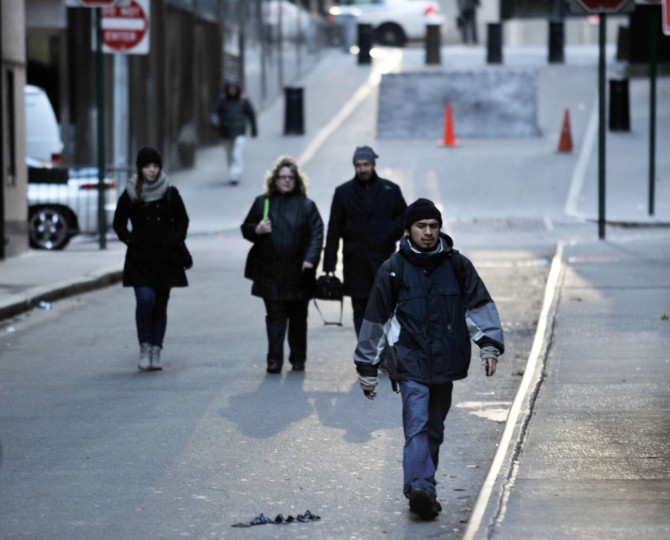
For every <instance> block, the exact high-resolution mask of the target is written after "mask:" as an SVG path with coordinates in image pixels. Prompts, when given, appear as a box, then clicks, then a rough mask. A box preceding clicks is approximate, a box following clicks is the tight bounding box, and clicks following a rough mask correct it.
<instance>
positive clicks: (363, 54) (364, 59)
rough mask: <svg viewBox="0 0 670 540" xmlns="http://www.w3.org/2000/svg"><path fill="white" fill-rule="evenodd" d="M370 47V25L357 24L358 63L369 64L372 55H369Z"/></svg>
mask: <svg viewBox="0 0 670 540" xmlns="http://www.w3.org/2000/svg"><path fill="white" fill-rule="evenodd" d="M371 48H372V25H371V24H359V25H358V63H359V64H371V63H372V56H370V49H371Z"/></svg>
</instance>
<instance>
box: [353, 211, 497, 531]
mask: <svg viewBox="0 0 670 540" xmlns="http://www.w3.org/2000/svg"><path fill="white" fill-rule="evenodd" d="M405 227H406V236H404V237H403V238H402V240H401V241H400V249H399V251H398V253H394V254H393V255H392V256H391V258H389V260H388V261H386V262H385V263H384V264H383V265H382V267H381V268H380V270H379V273H378V274H377V277H376V279H375V283H374V287H373V289H372V294H371V295H370V301H369V302H368V306H367V310H366V312H365V319H364V321H363V327H362V329H361V333H360V336H359V340H358V347H357V348H356V352H355V353H354V362H355V364H356V370H357V371H358V375H359V382H360V384H361V388H362V390H363V392H364V394H365V396H366V397H367V398H368V399H370V400H373V399H375V397H376V395H377V392H376V388H377V384H378V379H377V368H378V366H379V360H380V355H381V354H380V351H382V350H384V347H385V343H386V344H389V345H390V351H391V354H388V355H387V358H388V361H387V367H388V372H389V376H390V377H391V379H392V381H394V385H398V386H399V390H400V395H401V397H402V419H403V430H404V434H405V446H404V450H403V477H404V478H403V493H404V495H405V496H406V497H407V498H408V499H409V506H410V510H411V511H413V512H415V513H417V514H418V515H419V517H420V518H421V519H425V520H428V519H433V518H435V517H436V516H437V515H438V512H439V511H440V510H441V509H442V508H441V505H440V503H439V502H438V501H437V493H436V489H435V484H436V480H435V474H436V471H437V465H438V461H439V454H440V446H441V445H442V442H443V441H444V421H445V419H446V417H447V413H448V412H449V408H450V406H451V394H452V389H453V382H454V381H457V380H461V379H464V378H465V377H467V375H468V368H469V367H470V353H471V344H470V340H472V341H474V342H475V343H476V344H477V345H478V346H479V350H480V355H479V356H480V359H481V362H482V364H483V366H484V368H485V371H486V375H487V376H491V375H493V374H494V373H495V371H496V366H497V361H498V357H499V356H500V355H501V354H502V353H503V352H504V350H505V345H504V340H503V330H502V324H501V322H500V317H499V315H498V310H497V308H496V305H495V303H494V301H493V300H492V298H491V296H490V295H489V293H488V291H487V289H486V286H485V285H484V282H483V281H482V279H481V278H480V277H479V274H478V273H477V270H476V269H475V267H474V266H473V264H472V262H471V261H470V260H469V259H468V258H466V257H465V256H463V255H461V254H460V253H459V252H458V251H456V250H455V249H453V247H452V246H453V241H452V239H451V238H450V237H449V236H448V235H446V234H444V233H441V232H440V228H441V227H442V215H441V214H440V211H439V210H438V209H437V207H436V206H435V205H434V204H433V203H432V202H431V201H429V200H428V199H418V200H417V201H416V202H414V203H412V204H411V205H410V206H409V207H408V208H407V217H406V221H405Z"/></svg>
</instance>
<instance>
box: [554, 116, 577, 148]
mask: <svg viewBox="0 0 670 540" xmlns="http://www.w3.org/2000/svg"><path fill="white" fill-rule="evenodd" d="M556 151H557V152H568V153H570V152H572V151H573V147H572V132H571V130H570V110H569V109H565V114H564V115H563V129H562V130H561V139H560V140H559V141H558V149H557V150H556Z"/></svg>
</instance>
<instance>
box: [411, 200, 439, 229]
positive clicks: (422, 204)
mask: <svg viewBox="0 0 670 540" xmlns="http://www.w3.org/2000/svg"><path fill="white" fill-rule="evenodd" d="M422 219H436V220H437V221H438V222H439V223H440V228H442V214H441V213H440V211H439V210H438V209H437V206H435V204H433V201H430V200H428V199H417V200H416V201H414V202H413V203H412V204H410V205H409V206H408V207H407V210H406V212H405V229H407V230H409V228H410V227H411V226H412V225H414V223H416V222H417V221H421V220H422Z"/></svg>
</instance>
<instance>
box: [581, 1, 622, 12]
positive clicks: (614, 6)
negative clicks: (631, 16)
mask: <svg viewBox="0 0 670 540" xmlns="http://www.w3.org/2000/svg"><path fill="white" fill-rule="evenodd" d="M577 2H578V3H579V4H581V5H582V7H583V8H584V9H585V10H586V11H588V12H589V13H616V12H617V11H619V10H620V9H621V8H622V7H623V6H624V5H625V4H627V3H628V0H577Z"/></svg>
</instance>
